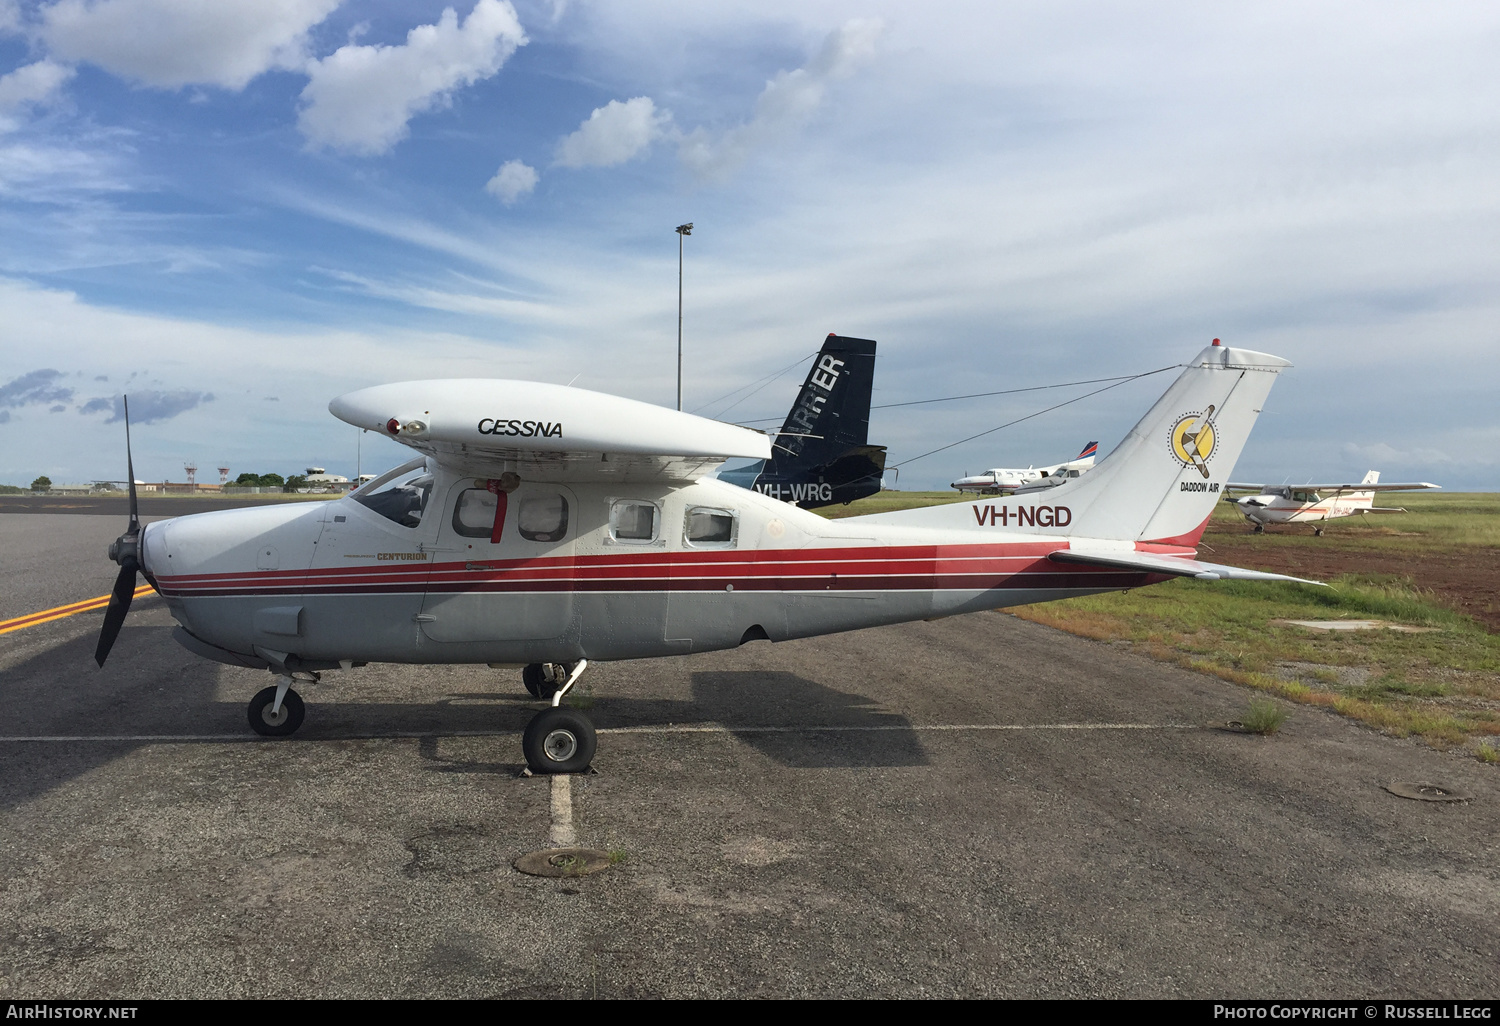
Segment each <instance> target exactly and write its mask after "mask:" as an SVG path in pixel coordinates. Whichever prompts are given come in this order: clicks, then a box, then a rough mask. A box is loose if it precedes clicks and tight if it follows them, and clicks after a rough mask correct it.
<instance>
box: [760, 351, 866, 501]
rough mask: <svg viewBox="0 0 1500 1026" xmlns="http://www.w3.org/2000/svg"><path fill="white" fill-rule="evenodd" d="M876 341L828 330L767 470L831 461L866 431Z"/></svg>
mask: <svg viewBox="0 0 1500 1026" xmlns="http://www.w3.org/2000/svg"><path fill="white" fill-rule="evenodd" d="M874 388H875V343H874V342H873V341H871V340H870V339H866V338H846V337H845V336H842V335H829V336H828V338H827V339H826V340H824V342H823V349H822V350H821V351H820V352H819V353H818V358H817V359H816V360H814V361H813V365H812V367H811V368H810V369H809V370H808V372H807V380H806V381H804V382H803V383H802V391H801V392H799V393H797V401H796V402H794V403H792V408H791V410H790V411H789V412H788V413H787V415H786V423H785V424H783V425H782V427H781V433H780V434H779V435H777V436H776V441H775V442H773V443H772V446H771V458H770V460H769V461H767V465H766V469H767V470H770V469H772V468H773V467H774V468H776V469H778V470H779V471H780V472H781V473H782V474H786V473H789V472H791V471H793V470H795V469H796V468H801V467H811V466H817V465H819V464H823V463H829V462H832V461H833V460H835V459H837V458H838V457H840V456H842V455H843V454H844V453H845V452H847V451H848V450H849V449H851V448H853V447H855V446H857V445H864V444H865V443H866V442H867V441H869V436H870V395H871V393H872V391H873V390H874Z"/></svg>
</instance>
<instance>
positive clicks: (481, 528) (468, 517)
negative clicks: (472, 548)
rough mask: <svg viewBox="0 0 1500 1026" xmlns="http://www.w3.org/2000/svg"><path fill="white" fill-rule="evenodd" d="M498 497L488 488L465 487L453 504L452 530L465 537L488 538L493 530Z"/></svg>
mask: <svg viewBox="0 0 1500 1026" xmlns="http://www.w3.org/2000/svg"><path fill="white" fill-rule="evenodd" d="M498 506H499V497H498V496H497V495H496V494H495V493H494V492H492V491H490V490H489V489H488V488H465V489H464V490H463V491H462V492H460V493H459V494H458V502H457V503H455V504H454V506H453V530H454V531H456V532H457V533H458V534H460V535H462V536H463V537H465V538H488V537H490V535H491V534H492V533H493V532H494V526H495V514H496V512H497V508H498Z"/></svg>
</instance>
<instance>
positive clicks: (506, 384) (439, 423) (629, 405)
mask: <svg viewBox="0 0 1500 1026" xmlns="http://www.w3.org/2000/svg"><path fill="white" fill-rule="evenodd" d="M328 409H329V412H331V413H332V414H333V415H334V416H335V417H338V418H339V419H340V420H342V421H345V422H347V423H349V424H353V425H354V426H355V427H359V428H364V429H366V430H369V431H377V432H380V433H381V434H384V435H385V436H386V437H388V438H391V439H393V440H395V441H397V442H400V443H401V444H403V445H407V446H410V447H411V448H413V449H416V450H417V451H418V452H422V453H426V454H427V455H429V456H431V457H433V458H434V459H436V460H437V461H438V462H440V463H442V464H444V465H445V466H449V467H452V468H454V469H455V470H457V471H458V472H459V473H461V474H472V475H474V476H475V477H499V476H500V475H501V474H503V473H505V472H507V471H509V472H513V473H516V474H519V475H520V476H521V477H523V478H527V479H529V480H534V481H587V480H599V479H601V478H602V479H607V480H616V481H642V480H663V479H665V480H677V481H690V480H694V479H696V478H699V477H702V476H703V475H705V474H707V473H708V472H709V471H710V470H712V469H714V468H715V467H717V466H718V465H719V464H720V463H723V462H724V461H725V460H726V459H731V458H736V457H743V458H746V459H762V460H763V459H767V458H769V457H770V455H771V440H770V439H769V438H767V437H766V436H765V435H763V434H761V433H760V432H758V431H751V430H749V429H748V428H742V427H739V426H738V425H735V424H725V423H722V422H720V421H716V420H709V419H707V418H706V417H695V416H693V415H692V414H690V413H682V412H680V411H678V410H668V409H665V408H663V407H660V406H653V405H651V404H650V403H643V402H639V401H637V400H634V399H625V398H623V397H621V396H617V395H607V394H605V393H602V392H592V391H589V390H587V389H582V388H569V387H567V386H564V385H553V384H547V383H545V382H538V381H508V380H500V379H469V378H464V379H451V380H440V381H407V382H401V383H398V384H391V385H377V386H375V387H373V388H365V389H361V390H359V391H357V392H349V393H347V394H345V395H341V396H339V397H338V398H337V399H335V400H333V402H331V403H329V404H328Z"/></svg>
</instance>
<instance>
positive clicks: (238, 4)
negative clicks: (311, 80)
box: [41, 0, 340, 90]
mask: <svg viewBox="0 0 1500 1026" xmlns="http://www.w3.org/2000/svg"><path fill="white" fill-rule="evenodd" d="M339 2H340V0H212V2H210V3H204V2H202V0H59V2H58V3H55V4H53V5H52V6H50V7H46V8H43V10H42V12H41V14H42V27H41V36H42V38H43V39H44V40H45V41H46V43H47V47H48V49H49V50H50V51H51V52H52V54H53V56H55V57H61V58H64V59H66V60H70V61H88V62H89V63H91V64H97V65H98V66H99V67H101V68H103V69H105V70H106V71H109V72H111V73H113V74H115V75H119V76H121V77H122V78H128V79H131V80H133V81H136V82H140V83H142V84H144V85H148V86H156V87H158V88H163V89H175V88H179V87H181V86H185V85H193V84H202V85H216V86H222V87H223V88H225V89H233V90H239V89H243V88H245V86H246V84H247V83H249V81H250V80H251V79H253V78H255V77H256V76H257V75H259V74H261V73H262V72H265V71H269V70H271V69H273V68H286V69H296V68H300V67H301V66H302V64H303V63H304V62H305V61H306V59H307V54H306V44H307V31H308V29H310V28H312V27H313V26H314V25H316V24H318V23H319V22H321V21H322V20H323V19H324V18H326V17H328V15H329V14H330V13H332V11H333V9H334V8H336V7H337V6H338V5H339Z"/></svg>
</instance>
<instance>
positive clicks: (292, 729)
mask: <svg viewBox="0 0 1500 1026" xmlns="http://www.w3.org/2000/svg"><path fill="white" fill-rule="evenodd" d="M275 702H276V688H275V687H269V688H266V689H265V690H264V691H261V692H260V693H259V694H257V695H256V696H255V697H254V698H252V699H250V708H249V710H248V711H249V717H250V729H251V730H253V731H255V732H256V733H257V734H259V735H261V736H262V737H288V736H290V735H292V734H295V733H296V732H297V728H298V727H300V726H302V718H303V717H304V716H306V715H307V708H306V707H305V706H304V705H303V704H302V696H301V695H299V694H297V692H295V691H293V690H292V689H291V688H287V692H286V697H285V698H283V699H282V700H281V715H279V716H276V717H274V718H273V717H272V716H271V706H272V705H274V704H275Z"/></svg>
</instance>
